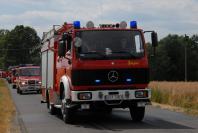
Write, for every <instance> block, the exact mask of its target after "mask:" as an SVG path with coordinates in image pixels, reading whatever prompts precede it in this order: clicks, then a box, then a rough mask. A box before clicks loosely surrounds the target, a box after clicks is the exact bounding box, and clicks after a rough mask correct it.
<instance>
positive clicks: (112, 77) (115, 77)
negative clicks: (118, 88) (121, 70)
mask: <svg viewBox="0 0 198 133" xmlns="http://www.w3.org/2000/svg"><path fill="white" fill-rule="evenodd" d="M108 79H109V81H111V82H116V81H117V80H118V72H116V71H110V72H109V73H108Z"/></svg>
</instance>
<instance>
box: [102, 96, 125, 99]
mask: <svg viewBox="0 0 198 133" xmlns="http://www.w3.org/2000/svg"><path fill="white" fill-rule="evenodd" d="M122 99H123V95H106V96H105V100H122Z"/></svg>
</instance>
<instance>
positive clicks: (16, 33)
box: [4, 25, 40, 67]
mask: <svg viewBox="0 0 198 133" xmlns="http://www.w3.org/2000/svg"><path fill="white" fill-rule="evenodd" d="M5 43H6V48H7V52H6V56H5V58H4V62H5V66H6V67H8V66H13V65H18V64H34V63H39V62H40V56H39V48H40V38H39V36H38V35H37V33H36V31H35V30H34V29H33V28H30V27H28V26H27V27H24V26H23V25H18V26H16V27H15V28H14V29H13V30H11V31H10V32H9V34H8V35H7V36H6V42H5Z"/></svg>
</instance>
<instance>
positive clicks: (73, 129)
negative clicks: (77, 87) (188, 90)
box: [10, 87, 198, 133]
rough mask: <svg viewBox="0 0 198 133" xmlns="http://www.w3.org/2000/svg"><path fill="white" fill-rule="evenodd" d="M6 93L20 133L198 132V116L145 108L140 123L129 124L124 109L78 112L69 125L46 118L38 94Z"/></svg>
mask: <svg viewBox="0 0 198 133" xmlns="http://www.w3.org/2000/svg"><path fill="white" fill-rule="evenodd" d="M10 90H11V94H12V97H13V100H14V103H15V105H16V108H17V116H16V120H17V123H18V124H19V125H20V128H21V130H22V133H111V132H117V133H133V132H134V133H145V132H146V133H198V117H191V116H188V115H185V114H182V113H176V112H171V111H168V110H162V109H159V108H155V107H152V106H148V107H147V108H146V116H145V118H144V120H143V122H141V123H134V122H132V121H131V119H130V114H129V112H128V110H127V109H125V110H122V109H116V110H113V113H112V115H105V116H104V115H99V114H96V113H88V112H83V113H82V112H81V113H78V115H77V117H76V118H75V119H76V122H75V123H74V124H72V125H69V124H65V123H64V122H63V121H62V119H61V118H60V117H59V116H56V115H50V113H49V112H48V109H47V108H46V104H41V103H40V98H41V96H40V95H39V94H25V95H19V94H17V93H16V90H14V89H12V88H11V87H10Z"/></svg>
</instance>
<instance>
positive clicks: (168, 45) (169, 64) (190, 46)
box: [148, 35, 198, 81]
mask: <svg viewBox="0 0 198 133" xmlns="http://www.w3.org/2000/svg"><path fill="white" fill-rule="evenodd" d="M148 55H149V64H150V79H151V80H158V81H184V80H185V79H186V80H187V81H198V35H193V36H191V37H188V36H179V35H168V36H166V37H165V38H163V39H161V40H160V41H159V45H158V47H157V48H156V54H155V56H152V55H153V51H152V47H150V46H149V47H148Z"/></svg>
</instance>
